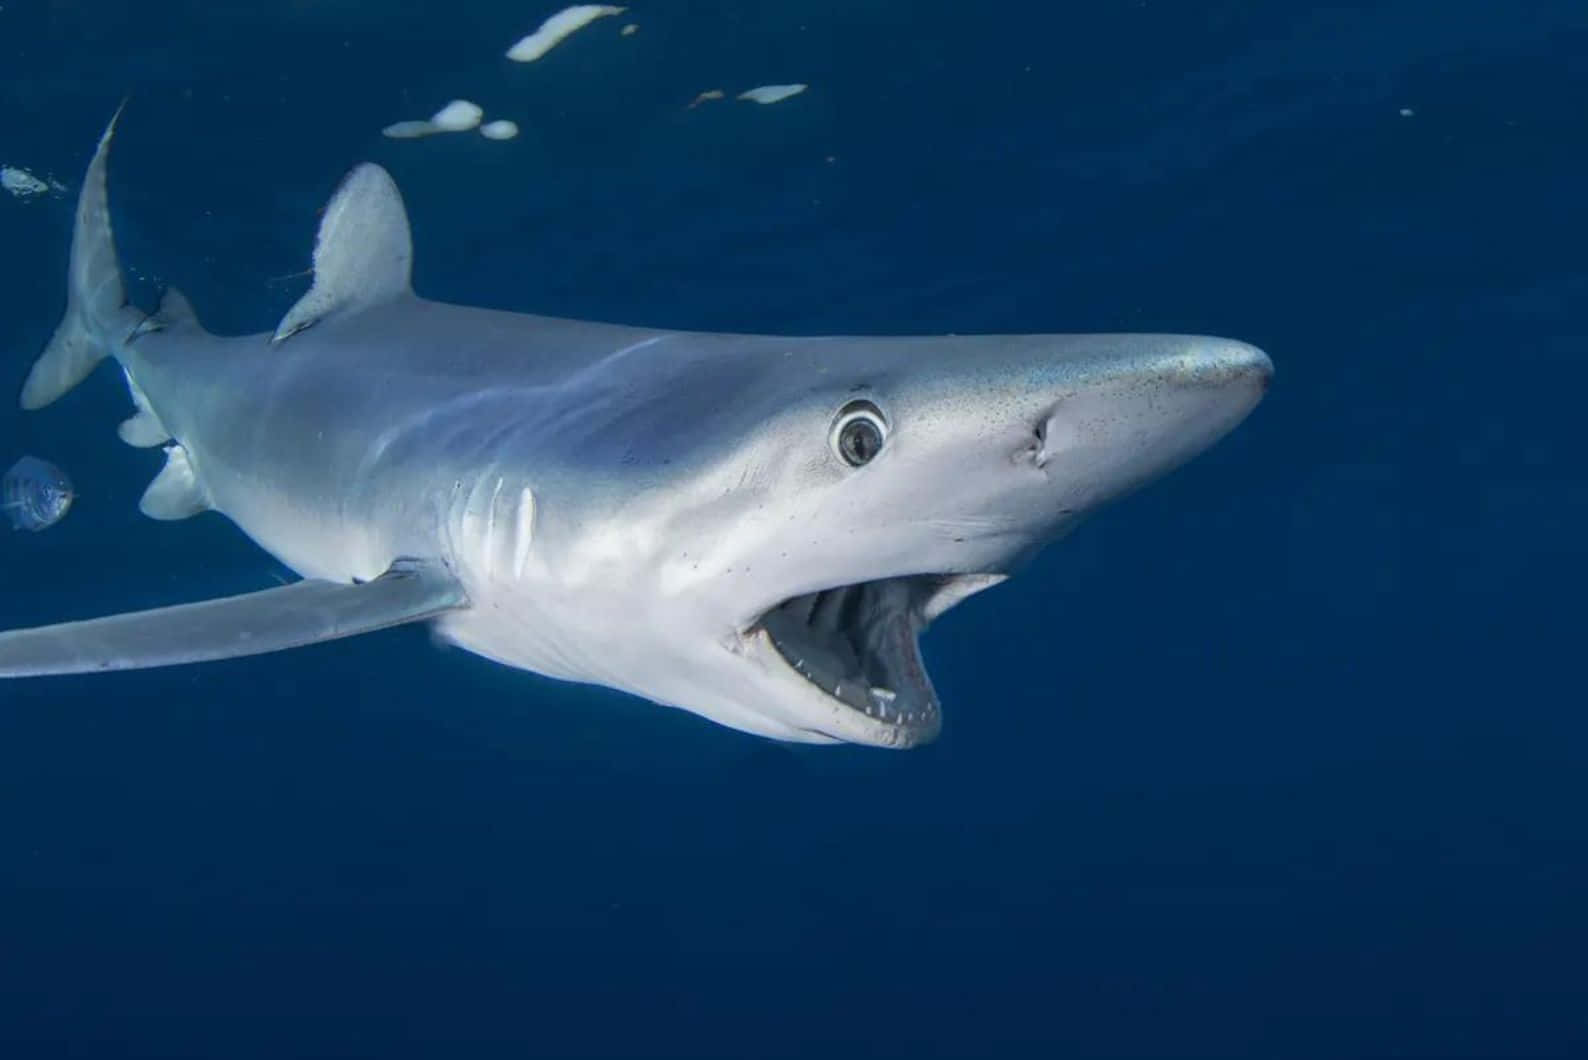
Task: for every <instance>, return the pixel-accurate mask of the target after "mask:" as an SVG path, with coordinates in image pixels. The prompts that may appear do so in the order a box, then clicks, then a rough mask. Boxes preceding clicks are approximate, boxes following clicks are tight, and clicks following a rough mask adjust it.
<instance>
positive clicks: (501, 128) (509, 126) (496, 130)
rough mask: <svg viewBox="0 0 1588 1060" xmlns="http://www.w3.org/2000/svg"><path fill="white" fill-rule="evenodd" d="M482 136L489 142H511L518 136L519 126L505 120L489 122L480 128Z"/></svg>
mask: <svg viewBox="0 0 1588 1060" xmlns="http://www.w3.org/2000/svg"><path fill="white" fill-rule="evenodd" d="M480 135H481V136H483V137H485V138H486V139H487V140H511V139H512V138H513V137H515V136H517V135H518V125H517V124H516V123H514V122H510V121H507V120H505V119H499V120H497V121H488V122H486V123H485V124H484V125H482V126H480Z"/></svg>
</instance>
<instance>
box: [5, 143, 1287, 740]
mask: <svg viewBox="0 0 1588 1060" xmlns="http://www.w3.org/2000/svg"><path fill="white" fill-rule="evenodd" d="M109 138H110V133H109V132H108V131H107V133H106V136H105V138H104V140H102V141H101V145H100V149H99V151H98V152H97V153H96V155H95V158H94V161H93V163H92V164H91V165H90V167H89V171H88V175H87V177H86V179H85V181H84V187H83V193H82V200H81V202H80V203H79V209H78V219H77V232H76V235H75V237H74V245H73V263H72V269H71V275H70V297H69V304H68V310H67V317H66V320H65V322H63V324H62V326H61V328H60V330H59V331H58V332H57V335H56V338H55V340H54V341H53V342H52V344H51V346H50V348H49V349H48V350H46V352H45V354H44V356H43V357H41V358H40V360H39V362H38V364H37V365H36V366H35V368H34V371H33V374H32V375H31V376H30V377H29V380H28V383H27V385H26V386H25V388H24V391H23V404H24V405H25V406H28V407H38V406H40V405H43V404H46V403H48V402H49V401H51V400H53V399H54V398H55V397H57V396H59V394H60V393H63V392H64V391H65V390H67V389H69V388H70V387H71V386H72V385H74V384H75V383H76V382H77V381H78V380H80V379H81V378H82V377H83V376H84V375H86V374H87V372H88V371H89V370H91V369H92V367H93V365H94V363H96V362H97V360H99V359H100V358H101V357H102V356H105V355H110V356H113V357H114V358H115V359H116V360H117V361H119V362H120V364H121V365H122V367H123V369H124V370H125V372H126V374H127V377H128V381H129V385H130V387H131V389H132V392H133V397H134V400H135V402H136V403H137V405H138V408H139V412H138V414H137V415H135V416H134V418H133V419H131V420H129V421H128V422H127V423H126V424H124V425H123V427H122V432H121V433H122V437H123V438H124V439H125V440H127V441H129V442H131V443H132V444H138V445H154V444H165V445H167V451H168V463H167V466H166V470H165V471H164V472H162V474H161V475H160V477H159V478H157V479H156V481H155V482H154V484H153V485H152V486H151V487H150V489H149V491H148V493H147V494H146V495H145V499H144V503H143V508H144V510H145V512H147V513H148V514H150V515H153V516H155V517H158V518H179V517H184V516H187V515H191V514H195V513H197V512H199V511H203V510H206V509H212V510H215V511H218V512H221V513H223V514H225V515H226V516H227V517H228V518H230V519H231V520H232V521H233V522H235V523H236V524H237V525H238V526H239V527H240V528H241V529H242V530H243V531H244V532H245V533H247V534H248V536H249V537H251V538H252V539H253V540H254V541H256V542H257V543H258V544H260V545H261V546H262V547H264V548H265V549H267V550H268V551H270V552H271V553H272V554H274V555H275V556H277V557H278V558H279V559H280V560H281V561H282V562H284V563H286V564H287V565H288V566H290V567H291V568H293V569H294V570H295V571H297V572H298V573H300V574H302V575H303V576H304V578H305V579H306V581H305V582H303V583H298V585H295V586H291V587H288V588H286V589H278V590H271V591H267V592H264V593H260V594H254V595H253V596H245V597H239V598H233V599H231V600H227V601H213V602H210V603H208V604H201V605H187V606H185V607H176V608H169V609H165V610H163V611H158V612H148V613H144V614H142V615H134V616H116V617H113V618H110V619H103V620H97V621H93V622H85V623H75V624H69V625H67V626H61V627H46V628H44V629H41V630H29V631H19V632H15V633H11V634H3V635H0V675H5V674H9V675H12V676H23V675H29V674H42V673H59V672H68V671H78V670H88V669H108V668H124V667H132V666H145V665H159V664H164V663H171V662H182V661H192V660H198V659H204V658H217V657H225V656H228V655H237V654H245V653H251V652H257V651H261V650H272V649H274V648H279V647H288V646H291V645H293V644H298V643H306V642H311V641H314V640H321V639H325V638H327V637H330V636H339V635H345V634H348V633H357V632H362V631H364V630H367V629H374V628H379V627H381V626H384V625H391V624H393V623H395V622H401V621H415V620H428V621H432V622H434V623H435V626H436V629H437V631H438V632H439V633H440V635H442V636H443V637H445V638H447V639H449V640H452V641H454V642H456V643H457V644H459V645H461V646H463V647H465V648H467V649H469V650H471V651H474V652H477V653H479V654H481V655H485V656H488V657H491V658H494V659H497V660H500V661H501V662H504V663H507V664H509V665H513V666H517V667H521V668H525V669H530V670H534V671H537V672H540V673H544V674H548V675H552V676H555V677H561V678H567V679H571V680H578V681H586V682H594V683H599V684H603V685H607V686H610V687H613V688H619V689H623V690H626V691H630V692H633V693H635V694H638V695H641V696H645V697H647V698H650V699H652V700H655V701H657V702H660V703H665V704H670V705H674V706H679V707H683V708H685V709H688V710H691V711H694V712H696V713H699V714H702V715H704V716H706V717H709V718H712V719H714V720H716V721H719V722H721V723H724V724H727V725H731V726H734V727H736V728H740V729H744V730H746V731H751V732H756V733H760V734H763V735H767V736H772V737H777V738H782V739H790V740H804V741H812V742H828V741H833V740H849V741H855V742H862V743H869V744H876V745H883V746H909V745H912V744H915V743H919V742H921V741H923V740H926V739H929V738H931V737H932V736H933V735H934V734H935V733H936V731H937V728H938V724H939V714H938V705H937V702H936V698H935V695H934V694H933V693H932V690H931V686H930V682H929V681H928V680H927V678H926V675H925V671H924V668H923V666H922V664H921V661H920V657H919V654H918V652H917V649H916V637H917V636H918V634H919V632H920V630H921V629H922V628H924V626H925V625H926V623H927V622H929V621H930V620H931V619H933V618H935V617H936V616H937V615H938V614H940V613H941V612H942V611H943V610H946V609H947V608H948V607H950V606H952V605H953V604H954V603H956V602H958V600H960V599H963V598H964V597H965V596H967V595H969V594H970V593H972V592H975V591H978V590H980V589H981V588H984V587H986V586H988V585H991V584H994V583H996V582H997V581H999V580H1002V578H1003V577H1005V576H1006V575H1007V573H1008V572H1009V571H1010V570H1011V569H1012V568H1013V567H1014V566H1015V565H1016V564H1018V563H1019V562H1020V561H1021V560H1022V559H1023V558H1025V557H1027V556H1029V555H1030V554H1031V553H1032V552H1033V551H1035V550H1036V549H1037V548H1039V547H1041V545H1043V544H1044V543H1046V542H1048V541H1050V540H1052V539H1054V538H1056V537H1057V536H1059V535H1061V534H1062V533H1063V532H1064V531H1065V530H1067V529H1068V528H1069V527H1070V526H1071V525H1073V523H1074V522H1075V521H1076V519H1078V518H1079V517H1081V516H1082V515H1084V514H1085V513H1086V512H1088V511H1089V510H1091V509H1093V508H1095V507H1096V506H1097V505H1099V504H1101V503H1102V502H1104V501H1106V500H1108V499H1109V498H1111V497H1113V496H1116V495H1118V494H1119V493H1121V492H1123V491H1125V490H1127V489H1129V488H1131V487H1134V486H1135V485H1138V484H1140V483H1141V482H1143V481H1146V480H1147V479H1149V478H1151V477H1153V476H1155V475H1157V474H1159V473H1161V472H1162V471H1165V470H1167V469H1168V468H1170V467H1173V466H1175V465H1176V464H1178V463H1180V462H1181V461H1183V460H1185V459H1187V458H1189V457H1190V456H1192V455H1194V454H1195V453H1196V452H1198V451H1200V450H1201V449H1203V448H1205V447H1206V446H1207V445H1209V444H1211V443H1212V442H1213V441H1215V440H1216V439H1217V438H1218V437H1220V436H1222V435H1223V434H1224V433H1225V432H1227V431H1228V430H1229V429H1230V428H1231V427H1233V426H1234V425H1235V424H1236V423H1237V422H1239V420H1240V419H1241V418H1243V417H1244V416H1245V414H1246V413H1247V412H1248V411H1249V410H1250V409H1251V408H1252V406H1253V405H1255V404H1256V402H1257V400H1258V398H1259V396H1260V395H1261V393H1262V391H1263V389H1264V388H1265V387H1266V384H1267V381H1268V377H1269V374H1270V371H1271V368H1270V366H1269V363H1268V360H1267V358H1266V357H1265V356H1264V355H1263V354H1262V353H1261V352H1259V351H1257V350H1255V349H1253V348H1251V347H1249V346H1246V345H1244V344H1241V343H1235V342H1230V341H1227V340H1220V339H1208V338H1200V337H1190V336H1144V335H1100V336H1056V335H1031V336H981V337H970V338H958V337H918V338H916V337H909V338H905V337H874V338H853V337H851V338H786V337H773V336H741V335H722V334H701V333H688V332H670V331H660V330H654V329H643V328H633V327H625V326H618V325H611V324H596V323H586V322H581V321H569V320H559V319H551V318H545V317H537V316H528V315H523V314H517V313H506V312H498V311H493V310H485V309H477V308H471V307H464V306H456V305H448V304H443V303H438V302H432V301H428V300H424V299H421V298H419V297H417V296H416V295H414V293H413V292H412V290H411V289H410V287H409V265H410V261H411V248H410V244H409V234H408V227H407V222H406V217H405V216H404V213H403V207H402V203H401V200H400V197H399V196H398V193H397V191H396V188H395V186H394V185H392V183H391V181H390V178H389V177H387V176H386V174H385V173H384V171H382V170H380V169H378V168H377V167H374V166H368V165H366V166H361V167H359V168H358V169H356V170H354V172H353V173H352V174H351V175H350V176H349V178H348V179H347V180H346V181H345V182H344V183H343V185H342V187H341V189H340V190H339V191H338V193H337V195H336V197H335V198H334V199H333V200H332V202H331V204H330V205H329V206H328V207H327V211H326V216H325V219H324V221H323V223H322V225H321V230H320V237H319V242H318V245H317V248H316V253H315V264H316V277H315V283H314V287H313V289H311V291H310V292H309V294H307V295H305V297H304V298H303V299H302V300H301V301H300V302H299V303H298V304H297V305H296V306H294V307H293V309H292V310H291V311H290V312H289V313H288V314H287V317H286V318H285V319H284V320H283V321H282V323H281V325H280V326H279V327H278V328H277V329H276V331H275V332H274V333H272V334H260V335H251V336H245V337H239V338H220V337H216V336H213V335H210V334H209V333H207V332H206V331H204V330H203V328H202V327H201V326H200V325H199V323H198V321H197V319H196V317H195V316H194V315H193V313H192V311H191V309H189V308H188V306H187V304H186V302H185V300H183V299H182V298H181V297H180V296H179V295H176V294H174V293H170V294H168V295H167V298H166V300H165V302H164V303H163V304H162V306H161V308H160V311H159V312H157V313H155V314H153V315H145V314H143V313H141V312H139V311H137V310H136V309H134V308H132V307H130V306H127V305H126V304H125V300H124V297H123V295H122V288H121V282H120V272H119V265H118V264H117V261H116V255H115V248H114V244H113V241H112V239H111V233H110V224H109V214H108V205H107V202H106V197H105V158H106V150H107V146H108V142H109ZM173 638H175V642H173Z"/></svg>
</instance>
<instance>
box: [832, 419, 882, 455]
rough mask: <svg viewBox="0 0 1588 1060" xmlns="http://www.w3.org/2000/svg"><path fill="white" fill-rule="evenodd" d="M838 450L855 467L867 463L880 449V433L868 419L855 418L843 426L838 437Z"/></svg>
mask: <svg viewBox="0 0 1588 1060" xmlns="http://www.w3.org/2000/svg"><path fill="white" fill-rule="evenodd" d="M838 448H839V449H840V450H841V451H842V452H843V454H844V459H845V460H847V461H849V462H850V463H851V464H852V465H854V466H855V467H859V466H860V465H861V464H865V463H869V462H870V461H871V458H872V457H874V456H876V455H877V451H878V450H879V449H881V448H882V432H881V431H879V430H878V429H877V425H876V424H875V423H872V422H871V421H870V420H868V419H862V418H856V419H852V420H850V421H849V422H848V423H846V424H844V429H843V430H842V431H841V432H840V433H839V435H838Z"/></svg>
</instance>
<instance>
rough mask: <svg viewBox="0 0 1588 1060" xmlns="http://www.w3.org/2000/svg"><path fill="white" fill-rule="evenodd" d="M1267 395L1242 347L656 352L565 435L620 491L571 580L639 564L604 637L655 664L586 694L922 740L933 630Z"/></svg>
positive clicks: (925, 343) (1056, 344)
mask: <svg viewBox="0 0 1588 1060" xmlns="http://www.w3.org/2000/svg"><path fill="white" fill-rule="evenodd" d="M652 365H654V366H658V370H660V366H666V367H665V372H666V375H667V378H666V379H665V380H659V379H656V378H654V377H652V378H647V376H648V374H649V372H650V371H651V368H650V367H649V366H652ZM1271 373H1272V366H1271V365H1270V363H1269V360H1268V358H1267V357H1266V356H1265V355H1264V354H1263V353H1262V352H1261V351H1259V350H1257V349H1254V348H1253V347H1251V346H1247V345H1245V344H1242V343H1239V342H1232V341H1228V340H1224V339H1215V338H1201V337H1192V336H1169V335H1095V336H1079V335H1075V336H1072V335H1048V336H1009V337H984V336H983V337H972V338H954V337H942V338H936V337H934V338H885V339H853V338H845V339H826V340H809V339H804V340H774V339H754V340H748V341H746V342H737V343H736V342H734V341H733V340H730V339H728V338H727V337H713V342H712V343H710V344H707V345H706V346H704V347H700V348H697V349H696V350H695V351H693V353H692V354H691V356H690V357H688V358H685V359H677V358H668V357H665V356H664V355H663V351H655V356H654V359H650V360H646V361H637V362H636V363H635V364H633V365H632V366H631V368H630V370H628V371H625V372H622V373H615V374H616V375H619V376H621V377H622V378H625V379H627V380H628V382H627V383H626V384H625V385H623V386H622V387H621V388H620V389H618V390H613V389H612V388H610V387H606V388H604V389H603V394H602V395H592V396H591V398H590V400H589V401H588V402H587V403H585V404H584V405H583V408H584V409H585V415H584V418H583V422H586V423H589V424H592V425H593V426H592V427H591V428H590V429H589V430H588V433H587V432H586V431H582V430H576V431H575V434H576V435H577V437H576V439H575V442H576V445H577V446H578V447H580V448H581V449H582V450H583V451H585V453H586V455H587V457H588V458H589V459H591V460H593V461H595V462H598V463H600V464H601V465H602V466H605V467H611V466H614V465H616V464H618V463H620V462H621V460H625V459H626V460H628V461H629V463H630V464H631V465H634V467H635V471H636V474H637V475H638V478H637V479H631V480H630V484H629V485H628V486H625V487H624V488H625V490H626V491H627V492H625V493H624V494H623V496H621V497H618V496H613V497H612V498H610V501H611V502H612V503H608V504H607V505H606V511H607V512H608V515H607V516H606V517H605V522H604V523H603V522H601V521H600V520H597V521H596V522H594V523H593V522H591V521H589V520H584V521H583V523H582V529H581V533H583V534H584V535H585V536H583V537H581V538H580V541H581V542H583V544H581V546H580V548H581V549H583V550H584V551H583V552H582V553H581V555H583V556H584V557H585V558H584V559H583V560H580V561H577V562H576V563H575V564H574V565H575V566H579V565H581V564H582V565H583V566H585V567H587V568H588V567H589V566H590V565H591V563H593V562H594V561H593V560H592V559H591V558H590V557H592V556H594V555H595V554H597V553H599V554H601V555H602V556H607V557H610V556H613V555H616V554H618V553H619V552H623V553H624V554H629V555H638V554H645V556H646V558H645V560H644V562H643V563H640V564H634V565H633V566H632V568H631V570H632V573H631V574H630V578H631V579H632V581H633V582H634V584H635V591H634V594H633V596H632V598H631V599H630V602H629V603H626V604H624V605H621V607H618V608H613V609H612V610H614V611H618V610H623V611H625V612H626V614H624V615H614V616H613V617H612V618H611V619H610V621H612V622H624V621H630V620H632V626H633V628H632V629H631V630H630V631H629V632H628V633H627V634H626V636H627V637H629V638H630V639H629V641H627V642H626V643H635V642H637V641H638V640H641V639H643V640H646V641H648V642H650V643H651V645H652V647H651V648H650V649H648V650H642V649H639V648H636V649H635V652H636V657H640V656H643V657H645V658H647V659H651V660H653V661H652V662H650V663H647V664H644V665H640V664H634V665H629V664H627V663H625V664H624V666H623V667H622V669H623V670H624V672H621V673H620V672H617V670H616V669H614V670H613V671H612V672H607V673H602V674H601V675H599V678H598V679H600V680H602V681H603V683H607V684H615V685H618V686H619V687H628V688H630V689H631V690H633V691H636V692H639V693H640V694H642V695H646V696H648V697H650V698H653V699H657V700H659V701H662V702H667V703H673V704H676V705H678V706H681V707H684V708H686V709H689V710H692V711H695V712H696V713H700V714H704V715H706V716H707V717H710V718H712V719H714V720H716V721H719V722H722V723H725V724H728V725H731V726H734V727H736V728H740V729H745V730H748V731H752V732H758V733H761V734H764V735H769V736H774V737H778V738H782V739H788V740H802V741H808V742H829V741H848V742H854V743H862V744H870V745H877V746H887V747H909V746H913V745H917V744H920V743H922V742H925V741H928V740H930V739H932V738H933V737H934V736H935V735H936V734H937V732H938V729H939V726H940V723H941V711H940V707H939V704H938V699H937V696H936V694H935V693H934V691H933V688H932V683H931V681H930V679H929V677H928V675H927V671H926V667H925V665H924V664H923V662H922V658H921V655H920V652H919V649H918V646H917V639H918V637H919V635H920V633H921V631H922V630H923V629H925V628H926V626H927V624H928V623H930V622H931V621H933V620H934V619H935V618H937V617H938V616H940V615H942V614H943V613H944V612H945V611H947V610H948V609H949V608H951V607H953V606H954V605H955V604H957V603H959V602H960V601H962V600H964V599H965V598H966V597H968V596H970V595H971V594H973V593H976V592H978V591H980V590H982V589H984V588H987V587H988V586H991V585H994V584H996V583H998V582H999V581H1002V580H1003V579H1005V578H1006V577H1008V576H1009V575H1010V574H1011V573H1012V572H1014V571H1015V570H1017V569H1018V567H1019V566H1020V565H1021V563H1022V561H1023V560H1025V559H1027V558H1028V557H1030V556H1031V555H1032V554H1033V553H1034V552H1036V551H1037V550H1038V549H1040V548H1042V547H1043V546H1044V545H1045V544H1047V543H1049V542H1051V541H1053V540H1055V539H1056V538H1058V537H1060V536H1061V535H1063V534H1064V533H1065V532H1066V531H1068V530H1069V529H1070V528H1071V527H1072V526H1074V524H1075V523H1076V522H1077V521H1078V520H1079V519H1081V518H1082V517H1084V516H1086V515H1087V514H1089V513H1091V512H1093V511H1095V510H1096V509H1097V508H1098V507H1099V506H1101V505H1103V504H1105V503H1106V502H1108V501H1110V500H1112V499H1114V498H1116V497H1119V496H1120V495H1122V494H1124V493H1126V492H1127V491H1129V490H1131V489H1133V488H1135V487H1137V486H1140V485H1142V484H1143V483H1145V482H1147V481H1149V480H1150V479H1152V478H1154V477H1156V476H1158V475H1161V474H1163V473H1164V472H1166V471H1169V470H1170V469H1172V468H1174V467H1175V466H1177V465H1179V464H1181V463H1182V462H1184V461H1186V460H1187V459H1189V458H1191V457H1192V456H1194V455H1196V454H1197V453H1199V452H1201V451H1202V450H1204V449H1206V448H1207V447H1208V446H1210V445H1212V444H1213V443H1214V442H1215V441H1217V440H1218V439H1219V438H1220V437H1222V436H1223V435H1224V434H1225V433H1227V432H1228V431H1230V430H1231V428H1233V427H1234V426H1235V425H1236V424H1237V423H1239V422H1240V421H1241V420H1242V418H1244V417H1245V416H1246V414H1247V413H1249V412H1250V411H1251V410H1252V408H1253V407H1254V406H1255V405H1256V404H1257V402H1258V400H1259V399H1260V398H1261V396H1262V394H1263V392H1264V390H1265V389H1266V387H1267V385H1268V382H1269V378H1270V375H1271ZM642 393H649V394H650V395H651V397H650V398H637V397H635V395H637V394H642ZM603 395H604V396H603ZM661 395H665V396H661ZM603 408H604V409H605V410H606V412H605V414H603V413H602V412H601V411H599V410H600V409H603ZM592 410H596V411H592ZM642 439H643V440H642ZM659 439H660V441H659ZM623 454H627V455H623ZM595 478H596V477H595V476H594V475H591V476H588V477H586V479H585V482H586V483H589V482H591V481H594V480H595ZM635 483H638V484H637V485H635ZM592 525H604V526H605V527H606V528H607V529H605V530H602V531H598V532H596V534H595V536H594V537H592V536H590V532H589V530H590V527H591V526H592ZM641 583H643V584H641ZM662 659H665V660H670V661H668V662H657V661H654V660H662ZM614 666H615V667H616V666H617V664H614Z"/></svg>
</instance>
